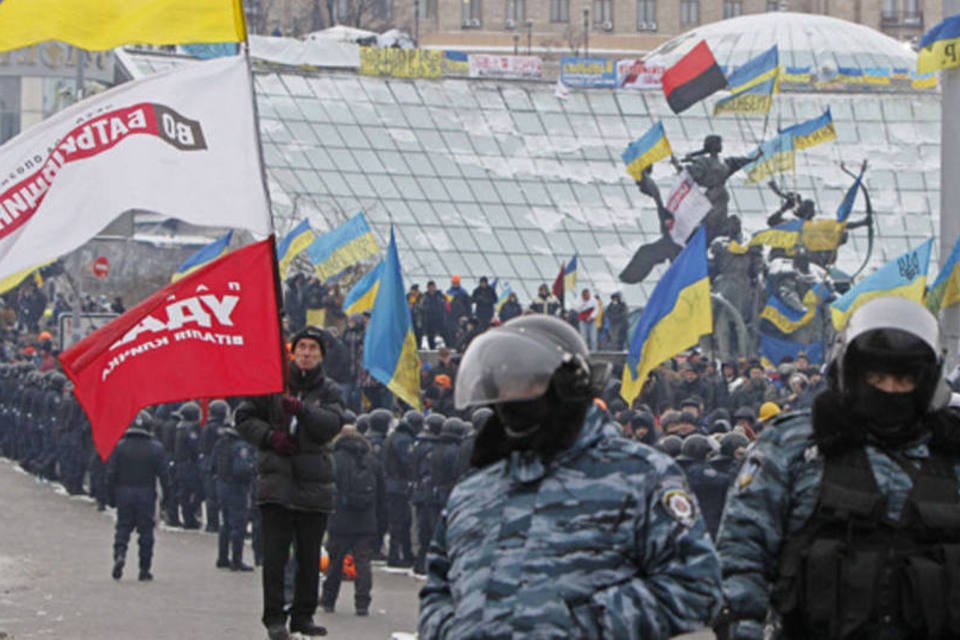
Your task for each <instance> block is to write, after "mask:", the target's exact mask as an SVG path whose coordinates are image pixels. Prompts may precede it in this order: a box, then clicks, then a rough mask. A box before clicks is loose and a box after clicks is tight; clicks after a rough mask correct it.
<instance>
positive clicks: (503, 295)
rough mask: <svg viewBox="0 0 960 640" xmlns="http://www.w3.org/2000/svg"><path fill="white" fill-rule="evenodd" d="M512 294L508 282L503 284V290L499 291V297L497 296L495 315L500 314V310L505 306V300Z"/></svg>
mask: <svg viewBox="0 0 960 640" xmlns="http://www.w3.org/2000/svg"><path fill="white" fill-rule="evenodd" d="M512 294H513V288H512V287H511V286H510V283H509V282H504V283H503V289H502V290H501V291H500V295H499V296H497V306H496V309H497V313H500V309H503V305H505V304H507V299H508V298H510V296H511V295H512Z"/></svg>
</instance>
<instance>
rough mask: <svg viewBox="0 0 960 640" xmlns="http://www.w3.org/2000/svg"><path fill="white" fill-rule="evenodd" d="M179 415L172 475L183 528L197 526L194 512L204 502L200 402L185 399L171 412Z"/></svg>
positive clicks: (197, 510)
mask: <svg viewBox="0 0 960 640" xmlns="http://www.w3.org/2000/svg"><path fill="white" fill-rule="evenodd" d="M174 416H175V417H177V418H179V420H180V421H179V422H178V423H177V435H176V439H175V444H174V449H173V456H174V478H175V479H176V482H177V502H178V503H179V506H180V517H181V519H182V522H183V528H184V529H199V528H200V522H199V521H198V520H197V515H198V514H199V513H200V505H201V504H202V503H203V478H202V476H201V474H200V405H198V404H197V403H196V402H184V403H183V404H182V405H181V406H180V408H179V409H178V410H177V412H176V413H175V414H174Z"/></svg>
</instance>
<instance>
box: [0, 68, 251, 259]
mask: <svg viewBox="0 0 960 640" xmlns="http://www.w3.org/2000/svg"><path fill="white" fill-rule="evenodd" d="M250 91H251V89H250V77H249V75H248V72H247V67H246V62H245V60H244V59H243V57H242V56H237V57H232V58H220V59H217V60H211V61H209V62H200V63H196V64H193V65H191V66H189V67H186V68H184V69H178V70H175V71H171V72H169V73H165V74H162V75H157V76H152V77H150V78H147V79H144V80H138V81H136V82H131V83H127V84H124V85H121V86H119V87H117V88H115V89H112V90H110V91H107V92H105V93H101V94H98V95H96V96H94V97H92V98H89V99H87V100H84V101H82V102H80V103H79V104H77V105H74V106H72V107H70V108H69V109H67V110H65V111H62V112H60V113H58V114H56V115H55V116H53V117H51V118H49V119H48V120H45V121H43V122H41V123H40V124H38V125H36V126H34V127H32V128H30V129H28V130H27V131H25V132H24V133H22V134H20V135H19V136H17V137H16V138H14V139H13V140H10V141H9V142H7V143H6V144H5V145H3V146H2V147H0V277H4V276H8V275H10V274H13V273H16V272H17V271H20V270H21V269H24V268H27V267H30V266H32V265H37V264H43V263H44V262H46V261H48V260H51V259H53V258H56V257H58V256H61V255H63V254H65V253H68V252H70V251H72V250H73V249H76V248H77V247H79V246H81V245H82V244H84V243H85V242H86V241H87V240H89V239H90V238H92V237H93V236H95V235H96V234H97V233H99V232H100V230H101V229H103V228H104V227H106V226H107V225H108V224H109V223H110V222H112V221H113V220H115V219H116V218H117V217H118V216H120V215H121V214H122V213H124V212H126V211H129V210H131V209H141V210H146V211H153V212H157V213H161V214H163V215H168V216H171V217H175V218H179V219H181V220H185V221H187V222H190V223H192V224H197V225H205V226H219V227H235V228H242V229H248V230H250V231H251V232H253V233H254V234H257V235H260V236H264V235H267V234H268V233H269V231H270V212H269V210H268V207H267V198H266V194H265V192H264V189H263V182H262V179H261V174H260V160H259V155H258V153H257V143H256V137H255V133H254V131H255V130H254V119H253V105H252V101H251V93H250Z"/></svg>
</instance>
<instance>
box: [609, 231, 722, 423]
mask: <svg viewBox="0 0 960 640" xmlns="http://www.w3.org/2000/svg"><path fill="white" fill-rule="evenodd" d="M712 332H713V310H712V307H711V304H710V279H709V278H708V277H707V236H706V232H705V231H704V228H703V227H702V226H701V227H700V229H699V230H698V231H697V232H696V233H695V234H694V235H693V237H692V238H691V239H690V241H689V242H687V246H686V247H684V249H683V251H681V252H680V255H678V256H677V258H676V259H675V260H674V261H673V264H672V265H670V268H669V269H667V271H666V273H664V274H663V277H662V278H661V279H660V282H658V283H657V286H656V287H655V288H654V290H653V293H652V294H651V295H650V299H649V300H648V301H647V305H646V307H644V309H643V314H642V315H641V316H640V321H639V322H638V323H637V326H636V328H635V329H634V331H633V335H632V336H631V337H630V351H629V353H628V354H627V361H626V363H625V364H624V367H623V381H622V384H621V386H620V395H621V396H623V399H624V400H626V401H627V404H633V401H634V399H635V398H636V397H637V396H638V395H640V391H641V390H642V389H643V385H644V383H645V382H646V380H647V375H648V374H649V373H650V372H651V371H653V369H655V368H656V367H657V366H659V365H660V364H661V363H662V362H664V361H665V360H667V359H668V358H672V357H673V356H675V355H677V354H678V353H680V352H681V351H683V350H684V349H688V348H689V347H692V346H693V345H694V344H696V343H697V341H698V340H699V339H700V336H702V335H704V334H708V333H712Z"/></svg>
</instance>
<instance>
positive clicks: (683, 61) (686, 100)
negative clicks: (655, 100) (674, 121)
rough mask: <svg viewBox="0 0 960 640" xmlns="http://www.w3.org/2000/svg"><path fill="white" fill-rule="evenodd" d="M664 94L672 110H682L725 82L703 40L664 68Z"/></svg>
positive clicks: (725, 83)
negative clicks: (668, 66)
mask: <svg viewBox="0 0 960 640" xmlns="http://www.w3.org/2000/svg"><path fill="white" fill-rule="evenodd" d="M661 82H662V84H663V95H664V96H666V98H667V104H669V105H670V108H671V109H673V112H674V113H682V112H684V111H686V110H687V109H689V108H690V107H692V106H693V105H695V104H696V103H698V102H700V101H701V100H703V99H704V98H706V97H707V96H709V95H710V94H712V93H714V92H716V91H719V90H720V89H723V88H724V87H726V86H727V78H726V76H724V75H723V71H721V70H720V67H719V65H717V61H716V59H715V58H714V57H713V53H712V52H711V51H710V47H708V46H707V41H706V40H701V41H700V44H698V45H697V46H695V47H694V48H693V49H691V51H690V53H688V54H687V55H685V56H683V57H682V58H680V60H679V61H677V63H676V64H675V65H673V66H672V67H670V68H669V69H667V70H666V71H664V72H663V79H662V81H661Z"/></svg>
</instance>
